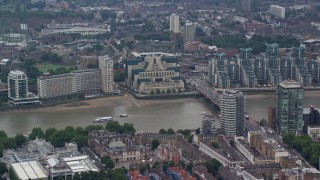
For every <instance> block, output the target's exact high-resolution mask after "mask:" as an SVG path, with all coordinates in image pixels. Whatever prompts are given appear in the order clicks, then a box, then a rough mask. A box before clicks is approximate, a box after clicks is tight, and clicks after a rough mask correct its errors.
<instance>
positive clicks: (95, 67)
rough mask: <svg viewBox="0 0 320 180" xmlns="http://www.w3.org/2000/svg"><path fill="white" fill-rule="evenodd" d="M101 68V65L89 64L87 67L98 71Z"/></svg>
mask: <svg viewBox="0 0 320 180" xmlns="http://www.w3.org/2000/svg"><path fill="white" fill-rule="evenodd" d="M98 68H99V64H98V63H96V64H88V65H87V69H98Z"/></svg>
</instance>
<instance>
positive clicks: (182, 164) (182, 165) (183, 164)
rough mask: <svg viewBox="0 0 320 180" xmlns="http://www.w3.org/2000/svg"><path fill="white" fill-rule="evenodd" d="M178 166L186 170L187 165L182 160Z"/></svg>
mask: <svg viewBox="0 0 320 180" xmlns="http://www.w3.org/2000/svg"><path fill="white" fill-rule="evenodd" d="M178 164H179V166H180V167H181V168H182V169H184V168H185V167H186V164H185V163H184V162H183V161H181V160H179V162H178Z"/></svg>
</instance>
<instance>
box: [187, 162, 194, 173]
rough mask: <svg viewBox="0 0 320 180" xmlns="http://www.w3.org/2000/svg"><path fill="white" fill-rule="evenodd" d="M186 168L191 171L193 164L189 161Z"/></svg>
mask: <svg viewBox="0 0 320 180" xmlns="http://www.w3.org/2000/svg"><path fill="white" fill-rule="evenodd" d="M186 168H187V170H188V171H189V172H191V171H192V168H193V164H192V163H191V162H190V163H189V164H187V166H186Z"/></svg>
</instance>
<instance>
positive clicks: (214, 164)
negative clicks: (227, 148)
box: [205, 159, 222, 175]
mask: <svg viewBox="0 0 320 180" xmlns="http://www.w3.org/2000/svg"><path fill="white" fill-rule="evenodd" d="M205 166H206V167H207V170H208V172H210V173H212V174H213V175H218V169H219V167H221V166H222V164H221V163H220V162H219V161H218V160H216V159H210V160H209V161H207V162H205Z"/></svg>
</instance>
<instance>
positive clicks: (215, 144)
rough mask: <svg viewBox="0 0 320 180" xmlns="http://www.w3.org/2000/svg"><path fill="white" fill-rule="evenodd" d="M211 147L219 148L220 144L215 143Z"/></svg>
mask: <svg viewBox="0 0 320 180" xmlns="http://www.w3.org/2000/svg"><path fill="white" fill-rule="evenodd" d="M210 145H211V146H212V147H214V148H219V144H218V143H217V142H214V141H213V142H212V143H211V144H210Z"/></svg>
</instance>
